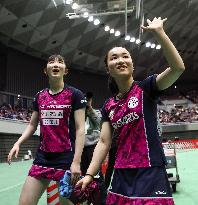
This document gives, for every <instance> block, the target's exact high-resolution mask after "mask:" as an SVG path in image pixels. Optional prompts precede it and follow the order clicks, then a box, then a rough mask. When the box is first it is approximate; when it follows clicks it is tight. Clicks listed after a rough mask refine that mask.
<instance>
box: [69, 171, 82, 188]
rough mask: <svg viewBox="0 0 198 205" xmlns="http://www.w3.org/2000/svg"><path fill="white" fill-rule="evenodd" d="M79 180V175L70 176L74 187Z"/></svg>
mask: <svg viewBox="0 0 198 205" xmlns="http://www.w3.org/2000/svg"><path fill="white" fill-rule="evenodd" d="M79 178H80V174H76V173H75V174H72V175H71V184H72V185H73V186H74V185H76V183H77V181H78V180H79Z"/></svg>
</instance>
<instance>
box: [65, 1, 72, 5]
mask: <svg viewBox="0 0 198 205" xmlns="http://www.w3.org/2000/svg"><path fill="white" fill-rule="evenodd" d="M72 2H73V0H66V1H65V3H66V4H71V3H72Z"/></svg>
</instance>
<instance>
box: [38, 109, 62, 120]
mask: <svg viewBox="0 0 198 205" xmlns="http://www.w3.org/2000/svg"><path fill="white" fill-rule="evenodd" d="M41 118H48V119H49V118H63V110H41Z"/></svg>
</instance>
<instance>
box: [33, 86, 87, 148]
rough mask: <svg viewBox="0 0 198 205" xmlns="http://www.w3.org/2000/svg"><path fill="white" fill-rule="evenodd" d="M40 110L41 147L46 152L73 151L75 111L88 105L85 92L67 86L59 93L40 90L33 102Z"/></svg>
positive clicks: (36, 109) (35, 108)
mask: <svg viewBox="0 0 198 205" xmlns="http://www.w3.org/2000/svg"><path fill="white" fill-rule="evenodd" d="M33 105H34V110H35V111H37V112H39V122H40V149H41V150H42V151H44V152H67V151H72V150H73V148H74V143H75V122H74V111H75V110H78V109H81V108H84V107H86V99H85V97H84V94H83V93H82V92H81V91H80V90H78V89H76V88H73V87H70V86H65V87H64V89H63V90H62V91H61V92H59V93H57V94H54V95H52V94H50V93H49V89H44V90H42V91H40V92H39V93H38V94H37V95H36V98H35V101H34V103H33Z"/></svg>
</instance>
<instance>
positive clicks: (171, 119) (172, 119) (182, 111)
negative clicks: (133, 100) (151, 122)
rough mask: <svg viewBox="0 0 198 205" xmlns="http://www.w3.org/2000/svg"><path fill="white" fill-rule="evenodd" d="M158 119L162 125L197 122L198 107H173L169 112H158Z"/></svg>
mask: <svg viewBox="0 0 198 205" xmlns="http://www.w3.org/2000/svg"><path fill="white" fill-rule="evenodd" d="M159 119H160V122H161V123H162V124H166V123H179V122H190V123H191V122H196V121H198V107H191V108H188V107H187V108H183V107H175V108H174V109H171V111H170V112H168V111H166V110H159Z"/></svg>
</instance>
